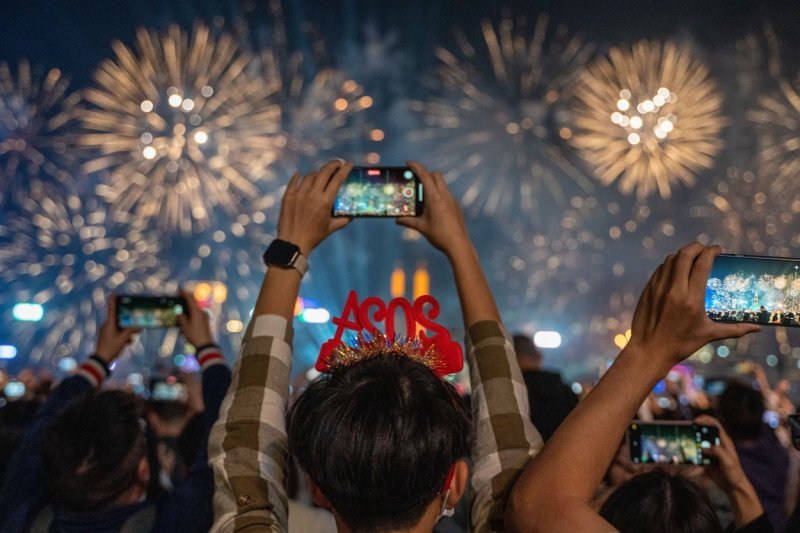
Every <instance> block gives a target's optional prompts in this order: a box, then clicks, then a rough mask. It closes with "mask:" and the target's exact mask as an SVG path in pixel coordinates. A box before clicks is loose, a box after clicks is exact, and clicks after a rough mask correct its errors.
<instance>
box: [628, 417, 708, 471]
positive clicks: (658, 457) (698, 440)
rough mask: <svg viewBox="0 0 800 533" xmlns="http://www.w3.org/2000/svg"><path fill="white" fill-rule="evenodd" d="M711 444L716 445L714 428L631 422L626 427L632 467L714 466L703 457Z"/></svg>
mask: <svg viewBox="0 0 800 533" xmlns="http://www.w3.org/2000/svg"><path fill="white" fill-rule="evenodd" d="M714 445H716V446H718V445H719V430H718V429H717V428H716V427H714V426H701V425H698V424H691V423H688V424H687V423H674V422H668V423H665V422H662V423H644V422H634V423H632V424H631V425H630V427H629V428H628V446H629V448H630V456H631V461H633V462H634V463H636V464H659V465H666V464H675V465H699V466H710V465H715V464H717V462H716V459H715V458H713V457H706V456H704V455H703V450H706V449H708V448H710V447H711V446H714Z"/></svg>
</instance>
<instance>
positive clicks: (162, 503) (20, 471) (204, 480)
mask: <svg viewBox="0 0 800 533" xmlns="http://www.w3.org/2000/svg"><path fill="white" fill-rule="evenodd" d="M217 350H218V349H217ZM214 359H216V360H214V361H213V362H212V363H211V364H207V365H203V368H204V370H203V402H204V404H205V415H204V416H205V428H206V434H205V438H204V442H203V446H202V449H201V452H200V453H198V454H197V457H196V459H195V461H194V463H193V464H192V466H191V468H190V470H189V474H188V476H187V477H186V479H185V480H184V481H183V482H182V483H180V484H179V485H178V486H176V487H175V490H173V491H171V492H168V493H165V494H162V495H161V496H160V497H158V498H157V499H156V500H155V501H149V502H143V503H139V504H135V505H128V506H124V507H117V508H112V509H103V510H100V511H97V512H91V513H74V512H69V511H67V510H64V509H59V508H57V507H51V506H50V502H48V501H47V500H46V497H45V494H44V476H43V472H42V453H41V452H42V440H43V439H44V435H45V432H46V430H47V428H48V426H49V425H50V423H51V422H52V421H53V420H54V419H55V417H56V416H57V415H58V413H59V412H61V411H62V410H63V409H64V408H65V407H67V406H68V405H69V404H70V403H71V402H73V401H75V400H76V399H78V398H79V397H81V396H82V395H83V394H86V393H89V392H90V391H91V390H92V389H93V388H94V387H95V386H96V385H98V384H99V383H98V382H99V381H101V380H102V379H103V378H105V377H106V376H105V375H101V376H99V377H100V379H97V380H95V379H93V377H94V376H97V367H96V365H95V367H94V369H92V372H91V373H86V372H84V371H81V372H79V373H78V374H77V375H74V376H72V377H69V378H67V379H65V380H64V381H63V382H62V383H61V384H60V385H59V386H58V387H57V388H56V389H55V390H54V391H53V392H52V393H51V394H50V396H49V397H48V398H47V401H45V403H44V404H43V405H42V406H41V408H39V410H38V411H37V413H36V416H35V418H34V420H33V421H32V422H31V424H30V426H29V427H28V429H27V431H26V434H25V437H24V439H23V441H22V444H21V445H20V447H19V449H18V450H17V452H16V453H15V454H14V457H13V458H12V460H11V465H10V466H9V469H8V472H7V475H6V479H5V483H4V485H3V488H2V492H0V531H3V532H4V533H13V532H23V531H28V530H29V529H30V527H31V524H32V523H33V522H34V521H36V522H37V526H40V527H41V525H42V523H43V522H49V523H50V527H49V528H48V529H49V530H50V531H54V532H67V531H92V532H114V531H119V530H120V528H121V527H122V525H123V524H124V523H125V522H126V520H128V519H129V518H131V517H133V519H134V520H137V519H138V518H139V517H140V516H143V515H145V514H147V512H146V508H147V507H153V508H154V509H155V516H154V520H150V521H149V523H153V527H152V528H151V530H152V531H165V532H166V531H186V532H191V531H198V532H200V531H208V529H209V527H211V523H212V520H213V512H212V505H211V500H212V496H213V494H214V477H213V474H212V472H211V468H210V467H209V466H208V453H207V450H206V448H207V446H206V444H205V442H206V441H207V439H208V433H209V432H210V431H211V427H212V426H213V425H214V422H215V421H216V420H217V417H218V416H219V409H220V406H221V404H222V399H223V398H224V397H225V393H226V392H227V390H228V385H230V382H231V372H230V369H229V368H228V367H227V365H225V364H224V360H221V361H220V358H219V357H216V358H214ZM220 363H223V364H220ZM87 365H88V363H87ZM85 366H86V365H84V367H85ZM84 367H81V368H82V369H83V368H84ZM143 511H145V512H144V513H143ZM137 514H138V516H134V515H137ZM139 530H140V529H139Z"/></svg>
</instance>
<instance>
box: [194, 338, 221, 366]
mask: <svg viewBox="0 0 800 533" xmlns="http://www.w3.org/2000/svg"><path fill="white" fill-rule="evenodd" d="M195 358H196V359H197V362H198V363H200V368H201V369H202V370H206V369H207V368H209V367H212V366H214V365H220V364H225V357H224V356H223V355H222V350H221V349H220V347H219V346H217V345H215V344H209V345H207V346H204V347H202V348H201V349H200V350H198V351H197V353H196V354H195Z"/></svg>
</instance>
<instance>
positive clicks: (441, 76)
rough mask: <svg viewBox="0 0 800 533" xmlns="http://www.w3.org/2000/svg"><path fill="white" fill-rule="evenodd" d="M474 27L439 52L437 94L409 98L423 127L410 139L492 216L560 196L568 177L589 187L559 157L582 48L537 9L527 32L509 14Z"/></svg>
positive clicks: (470, 202)
mask: <svg viewBox="0 0 800 533" xmlns="http://www.w3.org/2000/svg"><path fill="white" fill-rule="evenodd" d="M481 28H482V35H483V39H482V40H481V41H480V43H479V44H478V46H477V47H476V46H474V45H473V44H472V43H470V42H469V40H468V39H467V38H466V37H465V36H464V35H463V34H457V36H456V37H457V40H458V50H457V51H456V52H451V51H449V50H446V49H444V48H440V49H439V50H437V52H436V55H437V57H438V59H439V66H438V68H437V70H436V77H435V79H434V80H432V85H433V86H434V90H435V91H436V92H437V93H438V94H437V95H436V96H435V97H433V98H430V99H428V100H427V101H415V102H411V109H412V111H414V112H415V113H417V114H418V115H419V119H420V121H421V123H422V126H421V128H420V129H419V130H417V131H414V132H413V134H412V135H411V136H410V140H411V141H412V142H419V143H421V144H423V143H424V144H425V145H426V147H427V146H430V145H433V152H432V154H431V158H432V159H433V160H435V161H436V162H437V163H436V166H437V167H440V168H443V169H444V170H445V171H446V172H447V174H448V177H450V178H451V179H452V180H454V181H455V183H456V186H457V187H458V189H459V190H460V191H461V196H462V201H463V203H464V204H465V205H466V206H468V207H469V206H472V207H473V211H476V210H481V209H482V210H483V212H484V213H486V214H487V215H490V216H491V215H496V214H498V213H507V214H511V213H518V212H519V211H523V212H525V213H529V214H530V213H531V212H533V211H534V207H536V206H539V207H540V206H542V205H543V204H545V203H546V202H545V201H544V199H545V198H547V199H552V200H555V201H556V202H558V203H563V201H564V200H566V199H567V198H569V196H568V195H567V193H565V191H564V188H565V184H566V183H567V182H572V184H573V185H575V184H577V185H578V186H579V188H580V189H584V190H588V189H590V188H591V185H592V184H591V182H590V181H589V180H588V179H586V177H585V176H583V175H582V174H581V173H580V172H579V171H578V170H577V169H576V168H575V167H574V166H573V165H572V164H571V163H570V162H569V160H568V159H567V157H566V155H565V154H564V152H563V150H562V141H563V137H564V136H566V135H567V132H566V130H564V131H561V130H560V129H559V127H558V126H557V124H558V123H559V122H560V119H559V116H558V115H559V113H561V112H563V109H562V104H563V101H564V100H565V98H564V93H565V91H567V89H568V87H569V86H570V85H571V81H572V78H573V77H574V76H575V75H576V73H577V72H578V69H579V67H581V66H582V65H583V64H584V63H585V62H586V61H587V60H588V57H589V55H590V52H591V50H590V49H589V47H588V46H585V45H584V43H583V41H582V40H581V39H580V38H578V37H571V38H568V37H567V36H566V34H565V33H566V32H565V30H564V29H563V28H558V29H557V30H555V32H554V34H552V33H553V32H548V24H547V18H546V17H544V16H542V17H539V19H538V20H537V21H536V24H535V27H534V28H533V30H532V31H531V30H530V29H529V28H528V26H527V25H526V24H525V21H524V20H521V19H520V20H515V19H512V18H510V17H505V18H503V19H502V20H501V22H500V24H499V27H496V26H495V25H493V24H492V23H491V22H489V21H484V22H483V23H482V26H481Z"/></svg>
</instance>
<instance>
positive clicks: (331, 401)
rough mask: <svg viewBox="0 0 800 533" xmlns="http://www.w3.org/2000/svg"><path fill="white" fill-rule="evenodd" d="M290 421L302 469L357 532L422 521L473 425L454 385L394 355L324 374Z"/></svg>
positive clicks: (294, 449)
mask: <svg viewBox="0 0 800 533" xmlns="http://www.w3.org/2000/svg"><path fill="white" fill-rule="evenodd" d="M287 425H288V434H289V448H290V450H291V451H292V453H293V454H294V455H295V456H296V457H297V460H298V462H299V463H300V466H301V467H302V468H303V469H304V470H305V472H306V473H307V474H308V475H309V476H310V477H311V479H312V480H313V481H314V482H315V483H316V485H317V486H318V487H319V488H320V490H321V491H322V493H323V494H324V495H325V497H326V498H327V499H328V501H330V503H331V505H332V506H333V508H334V510H335V511H336V512H337V513H338V515H339V516H340V517H341V519H342V520H343V521H344V522H345V523H346V524H347V525H348V526H349V527H350V528H351V529H352V530H353V531H354V532H372V531H382V530H397V529H401V530H402V529H409V528H411V527H413V526H415V525H416V524H417V523H419V520H420V519H421V518H422V515H423V514H424V513H425V510H426V509H427V507H428V506H429V505H430V503H431V502H432V501H433V499H434V498H435V497H436V495H437V494H439V493H440V492H441V491H442V488H443V486H444V483H445V480H446V478H447V475H448V473H449V471H450V468H451V467H452V465H453V464H454V463H455V462H456V461H458V460H460V459H462V458H464V457H466V456H467V455H468V454H469V446H470V436H471V428H472V424H471V421H470V415H469V412H468V411H467V409H466V407H465V404H464V402H463V401H462V399H461V398H460V397H459V395H458V393H457V392H456V390H455V388H454V387H453V386H452V385H451V384H449V383H448V382H446V381H443V380H441V379H439V378H438V377H437V376H436V375H435V374H434V373H433V372H432V371H431V370H430V369H429V368H428V367H426V366H425V365H423V364H421V363H419V362H416V361H413V360H411V359H409V358H408V357H405V356H402V355H397V354H395V353H391V352H390V353H386V354H383V355H377V356H374V357H371V358H369V359H366V360H364V361H361V362H358V363H356V364H353V365H351V366H349V367H347V368H343V369H338V370H336V371H334V372H333V373H332V374H323V375H322V376H320V377H319V378H317V379H316V380H315V381H313V382H312V383H311V384H310V385H309V386H308V388H307V389H306V390H305V392H304V393H303V394H302V395H301V396H300V398H299V399H298V400H297V402H296V403H295V404H294V405H293V406H292V408H291V409H290V411H289V415H288V419H287Z"/></svg>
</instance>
